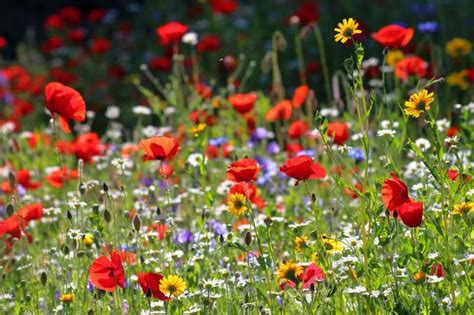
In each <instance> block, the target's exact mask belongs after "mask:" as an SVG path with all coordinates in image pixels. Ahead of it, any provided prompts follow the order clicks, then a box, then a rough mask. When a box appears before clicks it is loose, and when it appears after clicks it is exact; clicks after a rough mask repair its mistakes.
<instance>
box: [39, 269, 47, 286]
mask: <svg viewBox="0 0 474 315" xmlns="http://www.w3.org/2000/svg"><path fill="white" fill-rule="evenodd" d="M47 281H48V276H47V275H46V272H44V271H43V272H42V273H41V275H40V282H41V285H43V286H44V285H45V284H46V282H47Z"/></svg>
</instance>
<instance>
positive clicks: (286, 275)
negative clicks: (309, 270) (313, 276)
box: [277, 262, 304, 282]
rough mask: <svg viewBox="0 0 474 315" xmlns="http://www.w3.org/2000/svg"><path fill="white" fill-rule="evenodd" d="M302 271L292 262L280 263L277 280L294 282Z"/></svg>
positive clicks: (300, 267)
mask: <svg viewBox="0 0 474 315" xmlns="http://www.w3.org/2000/svg"><path fill="white" fill-rule="evenodd" d="M303 271H304V269H303V267H302V266H300V265H298V264H296V263H294V262H286V263H282V264H281V265H280V268H278V270H277V278H278V280H285V281H288V280H289V281H293V282H296V281H298V279H299V277H300V276H301V275H302V274H303Z"/></svg>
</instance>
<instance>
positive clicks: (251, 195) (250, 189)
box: [229, 183, 265, 209]
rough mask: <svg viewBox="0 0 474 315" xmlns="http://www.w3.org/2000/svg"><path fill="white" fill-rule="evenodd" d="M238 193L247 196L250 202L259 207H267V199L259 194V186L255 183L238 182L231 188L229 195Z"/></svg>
mask: <svg viewBox="0 0 474 315" xmlns="http://www.w3.org/2000/svg"><path fill="white" fill-rule="evenodd" d="M236 193H238V194H242V195H244V196H247V198H248V199H249V200H250V202H251V203H253V204H255V205H256V206H257V207H258V208H259V209H263V208H265V200H263V199H262V198H261V197H260V196H258V195H257V186H255V184H253V183H237V184H235V185H234V186H232V187H231V188H230V191H229V196H230V195H232V194H236Z"/></svg>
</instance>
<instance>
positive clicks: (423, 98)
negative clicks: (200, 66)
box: [405, 89, 434, 118]
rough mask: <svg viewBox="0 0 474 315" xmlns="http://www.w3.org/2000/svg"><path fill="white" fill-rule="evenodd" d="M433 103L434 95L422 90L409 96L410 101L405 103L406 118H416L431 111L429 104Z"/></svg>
mask: <svg viewBox="0 0 474 315" xmlns="http://www.w3.org/2000/svg"><path fill="white" fill-rule="evenodd" d="M433 101H434V94H433V93H428V91H427V90H425V89H423V90H421V91H420V92H418V93H414V94H412V95H411V96H410V99H409V100H408V101H406V102H405V114H407V115H408V116H411V117H414V118H418V117H420V116H421V114H423V113H424V112H425V111H428V110H430V109H431V106H430V104H431V103H433Z"/></svg>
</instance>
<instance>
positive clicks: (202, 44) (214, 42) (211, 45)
mask: <svg viewBox="0 0 474 315" xmlns="http://www.w3.org/2000/svg"><path fill="white" fill-rule="evenodd" d="M219 48H221V38H220V37H219V36H215V35H206V36H203V37H202V38H201V39H200V40H199V43H198V44H197V45H196V49H197V51H198V52H200V53H203V52H208V51H217V50H219Z"/></svg>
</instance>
